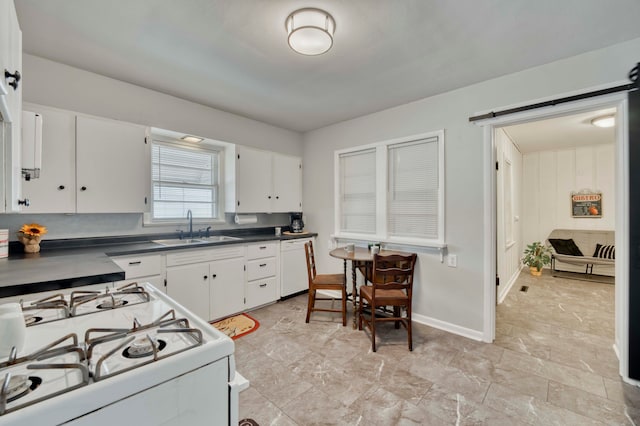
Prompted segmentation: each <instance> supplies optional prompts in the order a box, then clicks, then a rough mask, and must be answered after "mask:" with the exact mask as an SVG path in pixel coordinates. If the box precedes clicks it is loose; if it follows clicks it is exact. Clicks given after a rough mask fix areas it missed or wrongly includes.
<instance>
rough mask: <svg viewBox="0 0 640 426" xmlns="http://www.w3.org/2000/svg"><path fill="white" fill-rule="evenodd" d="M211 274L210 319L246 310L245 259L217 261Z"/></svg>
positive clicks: (212, 266)
mask: <svg viewBox="0 0 640 426" xmlns="http://www.w3.org/2000/svg"><path fill="white" fill-rule="evenodd" d="M209 271H210V274H211V281H210V282H211V292H210V306H211V314H210V318H209V319H218V318H223V317H226V316H229V315H231V314H235V313H237V312H241V311H243V310H244V281H245V279H244V258H243V257H240V258H235V259H225V260H216V261H215V262H211V263H210V264H209Z"/></svg>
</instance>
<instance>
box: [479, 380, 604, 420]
mask: <svg viewBox="0 0 640 426" xmlns="http://www.w3.org/2000/svg"><path fill="white" fill-rule="evenodd" d="M484 403H485V405H487V406H489V407H492V408H494V409H496V410H499V411H500V412H501V413H504V414H506V415H507V416H510V417H514V418H517V419H518V420H519V421H521V422H523V423H526V424H530V425H544V426H548V425H558V426H566V425H581V426H582V425H600V424H601V423H600V422H598V421H596V420H593V419H590V418H588V417H584V416H581V415H579V414H577V413H575V412H573V411H569V410H567V409H564V408H560V407H556V406H555V405H553V404H550V403H548V402H546V401H541V400H539V399H537V398H534V397H532V396H525V395H521V394H519V393H517V392H514V391H513V389H510V388H508V387H506V386H502V385H498V384H496V383H492V384H491V387H490V388H489V391H488V392H487V397H486V398H485V402H484Z"/></svg>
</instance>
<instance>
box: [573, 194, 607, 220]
mask: <svg viewBox="0 0 640 426" xmlns="http://www.w3.org/2000/svg"><path fill="white" fill-rule="evenodd" d="M571 214H572V216H573V217H589V218H600V217H602V193H601V192H588V193H586V192H581V193H575V194H571Z"/></svg>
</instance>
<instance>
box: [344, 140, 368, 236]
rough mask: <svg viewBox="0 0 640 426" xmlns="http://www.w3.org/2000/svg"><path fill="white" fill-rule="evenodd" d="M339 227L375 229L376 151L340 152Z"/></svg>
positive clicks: (347, 230) (356, 231) (364, 231)
mask: <svg viewBox="0 0 640 426" xmlns="http://www.w3.org/2000/svg"><path fill="white" fill-rule="evenodd" d="M339 158H340V165H339V167H340V169H339V170H340V172H339V173H340V230H341V231H342V232H347V233H349V232H353V233H360V234H375V233H376V151H375V149H367V150H363V151H357V152H350V153H347V154H341V155H340V157H339Z"/></svg>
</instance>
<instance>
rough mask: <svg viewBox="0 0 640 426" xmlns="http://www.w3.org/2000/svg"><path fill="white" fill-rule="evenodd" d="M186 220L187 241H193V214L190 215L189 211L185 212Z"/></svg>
mask: <svg viewBox="0 0 640 426" xmlns="http://www.w3.org/2000/svg"><path fill="white" fill-rule="evenodd" d="M187 219H188V220H189V239H193V213H191V209H189V210H187Z"/></svg>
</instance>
